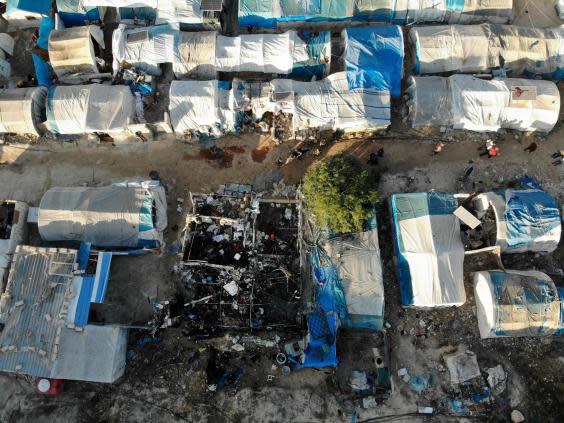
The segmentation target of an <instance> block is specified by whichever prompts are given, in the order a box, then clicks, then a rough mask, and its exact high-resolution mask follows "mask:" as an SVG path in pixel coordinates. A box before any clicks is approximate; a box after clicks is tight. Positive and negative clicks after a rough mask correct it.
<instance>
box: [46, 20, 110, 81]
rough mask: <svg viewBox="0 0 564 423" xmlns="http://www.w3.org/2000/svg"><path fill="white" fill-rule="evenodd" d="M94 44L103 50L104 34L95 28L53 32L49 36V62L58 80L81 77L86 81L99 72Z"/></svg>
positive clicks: (84, 27) (83, 27) (67, 29)
mask: <svg viewBox="0 0 564 423" xmlns="http://www.w3.org/2000/svg"><path fill="white" fill-rule="evenodd" d="M94 42H96V43H97V44H98V45H99V46H100V47H102V48H104V34H103V32H102V30H101V29H100V28H99V27H97V26H95V25H89V26H82V27H80V26H79V27H74V28H65V29H59V30H54V31H52V32H51V33H50V34H49V61H50V63H51V66H52V67H53V70H54V71H55V73H56V74H57V76H58V77H59V78H64V77H66V76H68V75H77V74H78V75H82V76H83V79H84V80H86V79H87V78H88V77H89V76H92V74H97V73H98V72H99V69H98V63H97V61H96V53H95V49H94Z"/></svg>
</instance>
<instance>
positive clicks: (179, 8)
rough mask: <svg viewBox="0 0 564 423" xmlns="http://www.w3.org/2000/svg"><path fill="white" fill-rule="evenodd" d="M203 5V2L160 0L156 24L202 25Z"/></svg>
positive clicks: (197, 0)
mask: <svg viewBox="0 0 564 423" xmlns="http://www.w3.org/2000/svg"><path fill="white" fill-rule="evenodd" d="M201 4H202V1H201V0H165V1H163V0H159V1H158V5H157V7H156V9H157V21H156V23H157V24H162V23H178V24H184V25H201V24H202V23H203V22H204V19H203V12H202V9H201Z"/></svg>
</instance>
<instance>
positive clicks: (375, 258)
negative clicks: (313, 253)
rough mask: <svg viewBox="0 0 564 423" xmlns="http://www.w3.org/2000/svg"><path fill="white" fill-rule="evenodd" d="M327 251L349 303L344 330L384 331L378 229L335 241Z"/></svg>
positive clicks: (328, 245) (329, 242) (328, 243)
mask: <svg viewBox="0 0 564 423" xmlns="http://www.w3.org/2000/svg"><path fill="white" fill-rule="evenodd" d="M324 250H325V251H326V252H327V255H328V256H329V258H330V259H331V261H332V263H333V265H334V266H335V267H336V269H337V272H338V276H339V280H340V282H341V285H342V287H343V291H344V294H345V299H346V304H347V311H348V314H347V317H346V318H345V319H343V320H342V327H344V328H351V329H367V330H381V329H382V326H383V323H384V282H383V276H382V261H381V258H380V247H379V244H378V230H377V229H373V230H370V231H366V232H361V233H356V234H350V235H343V236H339V237H337V238H331V239H329V240H327V241H326V242H325V244H324Z"/></svg>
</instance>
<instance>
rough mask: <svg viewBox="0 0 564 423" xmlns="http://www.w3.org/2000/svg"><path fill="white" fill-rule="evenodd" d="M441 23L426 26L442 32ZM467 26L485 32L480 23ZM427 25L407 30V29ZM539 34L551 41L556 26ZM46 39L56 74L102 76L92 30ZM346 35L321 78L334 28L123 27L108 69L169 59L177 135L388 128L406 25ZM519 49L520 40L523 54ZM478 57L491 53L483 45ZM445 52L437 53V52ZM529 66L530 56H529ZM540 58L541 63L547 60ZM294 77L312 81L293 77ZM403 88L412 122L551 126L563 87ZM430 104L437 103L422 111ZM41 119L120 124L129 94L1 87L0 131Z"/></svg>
mask: <svg viewBox="0 0 564 423" xmlns="http://www.w3.org/2000/svg"><path fill="white" fill-rule="evenodd" d="M441 28H443V27H432V28H431V29H430V30H431V31H439V32H440V31H443V29H441ZM446 28H451V27H446ZM452 28H454V27H452ZM464 28H470V29H472V28H476V29H478V30H480V31H482V32H483V28H484V27H483V26H478V27H464ZM425 29H426V28H425V27H423V28H413V29H412V33H414V31H415V33H416V34H418V32H417V31H420V30H425ZM545 32H546V34H550V37H552V36H553V35H554V34H556V32H555V31H553V32H550V33H549V32H547V31H545ZM558 34H560V35H559V38H550V37H549V35H546V38H543V37H544V35H543V33H542V32H538V33H537V35H538V37H539V38H533V39H531V40H530V42H531V43H533V44H534V45H537V44H539V43H540V44H543V43H544V44H545V45H553V44H554V42H555V40H556V41H558V42H559V43H560V44H562V43H564V41H563V40H564V38H563V37H561V33H558ZM40 38H42V37H41V31H40ZM43 38H45V37H43ZM47 38H48V43H47V45H48V51H49V56H50V59H51V65H52V66H53V69H54V71H55V73H56V74H57V75H58V76H59V78H60V80H61V81H64V80H65V78H68V80H69V81H76V80H77V79H78V80H80V77H81V76H85V77H88V76H91V75H97V72H99V70H98V65H97V59H96V57H95V54H94V51H95V49H94V47H93V45H94V43H99V44H101V45H103V37H102V36H101V31H100V29H99V28H98V27H96V26H87V27H75V28H67V29H60V30H53V29H52V28H50V30H49V34H48V36H47ZM411 39H414V40H419V41H416V45H417V46H418V47H416V49H422V47H421V46H422V44H424V42H423V41H422V40H432V39H434V38H433V37H432V36H427V37H422V36H420V35H418V36H413V37H411ZM342 40H343V42H344V65H343V68H344V69H343V70H342V71H340V72H336V73H333V74H331V75H329V76H328V77H325V78H318V76H320V77H323V76H324V75H326V74H327V73H328V71H329V67H330V57H331V54H332V53H331V37H330V33H329V32H319V33H308V32H306V33H303V32H297V31H288V32H285V33H282V34H248V35H241V36H238V37H225V36H222V35H219V34H217V33H216V32H195V33H194V32H192V33H190V32H184V31H179V30H178V28H177V27H175V26H174V25H158V26H154V27H148V28H127V27H125V26H123V25H121V26H119V27H118V28H117V29H116V30H115V31H114V33H113V52H114V73H117V72H119V70H120V69H121V67H122V65H123V63H124V62H127V63H129V64H131V65H133V66H135V68H136V69H138V70H142V71H144V72H146V73H147V74H149V75H155V76H156V75H159V74H160V73H161V67H160V65H161V64H163V63H172V66H173V70H174V72H175V74H176V76H177V78H181V79H185V78H187V79H188V80H182V81H173V83H172V85H171V89H170V104H169V112H170V119H171V123H172V126H173V129H174V131H175V132H176V134H177V136H178V138H181V139H187V138H188V139H191V138H193V137H196V138H210V137H211V138H214V137H217V136H221V135H223V134H225V133H228V132H232V131H235V132H236V131H238V130H239V129H240V127H241V121H242V118H243V116H244V115H249V114H250V115H252V117H253V119H254V120H255V121H258V120H260V119H261V118H262V117H263V115H264V114H265V113H267V112H268V113H278V112H285V113H289V114H291V115H292V116H293V123H292V130H293V131H294V132H296V131H300V130H304V129H309V128H318V129H333V130H337V129H341V130H345V131H359V130H377V129H383V128H386V127H387V126H389V124H390V122H391V112H390V102H391V98H392V97H397V96H399V95H401V92H402V91H401V81H402V75H403V63H404V45H403V44H404V43H403V41H404V40H403V35H402V31H401V28H400V27H398V26H384V27H355V28H347V29H345V30H343V32H342ZM525 47H526V44H522V46H521V49H522V51H523V52H524V53H523V55H524V56H525V55H526V54H525V51H526V48H525ZM449 48H450V47H449ZM480 53H483V51H482V50H480ZM475 54H478V52H475ZM483 54H486V55H487V54H488V53H487V50H486V52H485V53H483ZM547 54H548V53H547ZM440 55H443V56H444V53H440V54H437V56H440ZM427 56H429V57H431V56H430V55H427ZM514 56H515V57H517V56H519V55H518V54H514ZM34 59H35V58H34ZM38 60H41V59H38ZM429 60H431V59H429ZM561 60H562V59H558V60H556V59H554V60H552V59H550V60H549V61H551V63H552V64H553V65H551V66H552V67H551V68H550V69H553V71H552V72H550V75H551V76H552V77H559V75H561V73H562V72H561V69H562V66H561V63H560V62H561ZM517 61H518V60H517ZM528 62H530V60H529V59H527V60H525V63H528ZM422 63H424V60H423V59H422V58H420V59H419V64H420V65H421V64H422ZM537 63H539V66H541V67H542V66H543V65H542V63H544V62H543V61H542V60H539V61H537ZM555 66H556V67H555ZM420 68H423V66H420ZM543 69H548V68H543ZM220 72H221V73H231V74H234V73H235V74H245V72H251V73H265V74H269V75H277V76H280V77H281V78H279V79H274V80H271V81H270V82H262V83H247V82H244V81H242V80H241V81H239V80H236V79H235V80H232V81H219V80H217V76H218V75H219V73H220ZM513 73H517V71H514V72H513ZM295 74H298V75H301V76H306V77H307V78H308V79H314V80H312V81H310V82H302V81H297V80H293V79H289V78H292V77H293V76H294V75H295ZM542 74H543V75H545V76H546V74H547V73H546V72H544V71H543V72H542ZM312 75H313V76H312ZM528 75H529V76H533V74H532V73H529V74H528ZM534 75H536V74H534ZM257 87H258V88H257ZM407 92H408V94H409V96H410V98H411V101H410V106H411V107H410V119H411V122H412V124H413V126H415V127H420V126H451V127H454V128H457V129H469V130H475V131H495V130H497V129H499V128H510V129H516V130H524V131H525V130H527V131H528V130H538V131H542V132H548V131H550V130H551V129H552V128H553V126H554V125H555V124H556V122H557V119H558V113H559V109H560V95H559V92H558V89H557V87H556V85H555V84H554V83H552V82H550V81H539V80H523V79H505V78H496V79H494V80H485V79H478V78H475V77H473V76H470V75H454V76H451V77H450V78H446V77H415V78H414V79H413V81H412V83H411V88H409V89H408V91H407ZM114 93H115V95H114ZM193 93H198V95H193ZM486 93H487V95H486ZM18 101H19V102H20V103H19V104H17V103H18ZM430 103H432V104H434V105H435V106H436V107H433V108H430V107H428V104H430ZM14 106H16V107H14ZM45 106H46V107H45ZM13 110H19V111H23V113H14V112H13ZM44 110H46V112H45V111H44ZM202 111H205V112H202ZM45 121H47V128H48V129H49V130H50V131H52V132H53V133H55V134H83V133H89V132H108V133H112V132H123V131H125V130H127V128H128V125H130V124H134V123H135V122H136V115H135V96H133V95H132V94H131V93H130V92H128V88H127V87H126V86H120V85H113V86H108V85H85V86H76V85H74V86H55V87H51V88H50V91H49V93H48V94H47V93H46V92H45V90H44V89H42V88H39V89H31V90H7V91H4V92H3V93H0V125H1V127H2V128H0V129H4V132H16V133H32V134H37V133H39V132H40V130H39V129H40V126H41V123H42V122H45Z"/></svg>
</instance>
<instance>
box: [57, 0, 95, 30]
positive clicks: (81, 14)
mask: <svg viewBox="0 0 564 423" xmlns="http://www.w3.org/2000/svg"><path fill="white" fill-rule="evenodd" d="M81 3H82V2H81V1H80V0H57V12H58V13H59V16H60V17H61V19H62V21H63V23H64V24H65V27H72V26H82V25H85V24H86V23H87V22H88V23H98V22H100V21H101V18H100V12H99V11H98V8H97V7H92V8H90V9H86V8H85V7H84V6H82V4H81Z"/></svg>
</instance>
